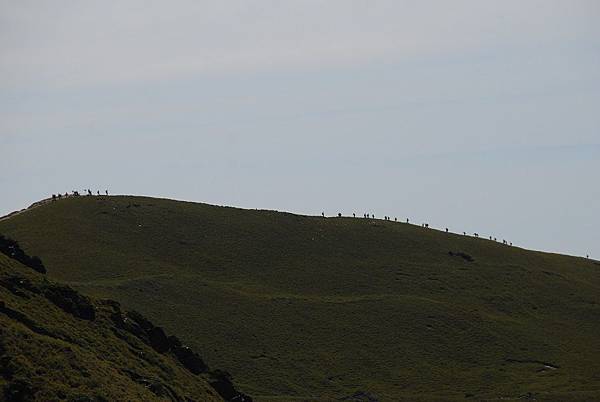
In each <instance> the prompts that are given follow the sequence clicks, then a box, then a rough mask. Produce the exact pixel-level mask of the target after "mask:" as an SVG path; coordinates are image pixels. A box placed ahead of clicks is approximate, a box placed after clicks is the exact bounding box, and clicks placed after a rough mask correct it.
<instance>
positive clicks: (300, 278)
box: [0, 196, 600, 401]
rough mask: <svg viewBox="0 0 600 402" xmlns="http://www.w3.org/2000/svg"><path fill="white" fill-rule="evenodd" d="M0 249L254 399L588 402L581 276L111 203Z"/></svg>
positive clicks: (238, 217) (278, 223) (590, 362)
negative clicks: (189, 350)
mask: <svg viewBox="0 0 600 402" xmlns="http://www.w3.org/2000/svg"><path fill="white" fill-rule="evenodd" d="M0 233H3V234H5V235H8V236H10V237H12V238H15V239H17V240H18V241H19V242H20V244H21V246H22V247H23V248H24V249H25V250H26V251H27V252H28V253H29V254H32V255H39V256H40V257H41V258H42V260H43V262H44V264H45V266H46V267H47V268H48V274H47V275H48V277H50V278H52V279H54V280H59V281H62V282H64V283H67V284H69V285H70V286H73V287H75V288H76V289H78V290H79V291H81V292H83V293H85V294H88V295H91V296H94V297H102V298H111V299H115V300H118V301H119V302H121V303H122V304H123V306H124V307H126V308H128V309H135V310H138V311H140V312H141V313H143V314H144V315H146V316H148V317H149V318H150V319H151V320H152V321H153V322H155V323H156V324H157V325H161V326H164V327H165V328H166V329H167V330H168V331H169V332H171V333H175V334H176V335H177V336H178V337H179V338H181V339H182V340H183V341H185V342H186V343H188V344H190V346H192V347H193V348H194V349H195V350H197V351H198V352H199V353H200V355H202V356H203V357H204V358H205V360H206V361H207V362H208V363H209V365H214V366H218V367H221V368H223V369H226V370H228V371H229V372H231V374H232V375H233V377H234V379H235V380H236V383H237V384H238V385H239V387H240V388H241V390H242V391H243V392H246V393H248V394H249V395H252V396H253V397H254V398H255V400H259V401H294V400H298V401H304V400H307V401H317V400H323V401H325V400H368V398H369V397H371V398H377V399H379V400H380V401H402V400H406V401H419V400H465V399H466V400H498V399H499V398H507V399H509V398H514V399H517V398H520V397H528V396H529V395H534V396H535V398H536V399H537V400H558V401H577V400H581V401H585V400H600V264H599V263H598V262H595V261H592V260H587V259H582V258H575V257H569V256H564V255H558V254H549V253H541V252H533V251H528V250H524V249H521V248H518V247H509V246H506V245H503V244H501V243H496V242H492V241H488V240H484V239H476V238H472V237H468V236H462V235H455V234H451V233H450V234H449V233H443V232H440V231H436V230H432V229H425V228H422V227H420V226H414V225H408V224H404V223H395V222H387V221H382V220H371V219H362V218H361V219H358V218H356V219H354V218H327V219H325V218H321V217H307V216H299V215H293V214H289V213H280V212H273V211H258V210H242V209H236V208H227V207H216V206H211V205H206V204H198V203H187V202H178V201H172V200H164V199H154V198H144V197H126V196H115V197H74V198H68V199H63V200H59V201H57V202H51V203H47V204H45V205H42V206H39V207H36V208H33V209H30V210H28V211H26V212H24V213H21V214H19V215H15V216H13V217H11V218H10V219H6V220H3V221H0ZM450 251H452V252H454V253H456V252H461V253H466V254H468V255H470V256H472V258H473V259H474V261H467V260H466V259H464V258H462V257H460V256H456V255H454V256H453V255H450V254H449V252H450ZM529 393H531V394H529ZM355 394H356V396H355V398H354V399H351V398H349V399H342V398H345V397H350V396H352V395H355ZM361 398H362V399H361Z"/></svg>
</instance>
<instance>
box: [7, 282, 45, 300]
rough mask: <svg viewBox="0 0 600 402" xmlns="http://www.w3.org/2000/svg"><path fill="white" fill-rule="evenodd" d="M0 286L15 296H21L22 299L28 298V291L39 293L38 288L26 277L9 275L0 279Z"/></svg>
mask: <svg viewBox="0 0 600 402" xmlns="http://www.w3.org/2000/svg"><path fill="white" fill-rule="evenodd" d="M0 286H2V287H4V288H6V289H7V290H8V291H9V292H11V293H12V294H14V295H15V296H19V297H22V298H24V299H28V298H29V294H28V292H31V293H35V294H40V289H38V288H37V287H36V286H35V285H34V284H33V283H31V281H30V280H29V279H27V278H22V277H19V276H9V277H6V278H1V279H0Z"/></svg>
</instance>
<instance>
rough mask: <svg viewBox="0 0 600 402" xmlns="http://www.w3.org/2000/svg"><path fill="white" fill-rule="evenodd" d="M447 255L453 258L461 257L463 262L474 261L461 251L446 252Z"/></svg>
mask: <svg viewBox="0 0 600 402" xmlns="http://www.w3.org/2000/svg"><path fill="white" fill-rule="evenodd" d="M448 255H450V256H453V257H461V258H462V259H463V260H465V261H468V262H473V261H475V259H474V258H473V257H471V256H470V255H469V254H466V253H463V252H461V251H457V252H452V251H448Z"/></svg>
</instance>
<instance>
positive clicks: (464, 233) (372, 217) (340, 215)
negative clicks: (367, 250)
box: [321, 212, 513, 246]
mask: <svg viewBox="0 0 600 402" xmlns="http://www.w3.org/2000/svg"><path fill="white" fill-rule="evenodd" d="M321 216H322V217H323V218H325V212H321ZM337 216H338V218H341V217H342V213H341V212H338V214H337ZM352 217H353V218H356V213H353V214H352ZM363 218H365V219H367V218H368V219H376V218H375V214H370V213H364V214H363ZM383 220H384V221H391V220H392V218H391V217H389V216H387V215H384V217H383ZM394 222H398V218H394ZM406 223H410V221H409V219H408V218H406ZM421 226H422V227H424V228H426V229H429V223H422V224H421ZM449 232H450V231H449V229H448V228H446V233H449ZM463 235H465V236H466V235H467V232H463ZM473 236H474V237H479V233H473ZM490 240H491V241H498V239H496V238H495V237H492V236H490ZM502 244H506V245H507V246H512V245H513V244H512V242H509V241H506V240H504V239H503V240H502Z"/></svg>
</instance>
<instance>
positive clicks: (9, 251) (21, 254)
mask: <svg viewBox="0 0 600 402" xmlns="http://www.w3.org/2000/svg"><path fill="white" fill-rule="evenodd" d="M0 253H2V254H4V255H6V256H7V257H9V258H12V259H13V260H17V261H19V262H20V263H21V264H23V265H25V266H27V267H29V268H31V269H33V270H35V271H37V272H39V273H41V274H45V273H46V267H44V264H43V263H42V260H40V258H39V257H37V256H33V257H30V256H29V255H27V254H26V253H25V251H23V249H21V247H20V246H19V243H18V242H16V241H15V240H13V239H9V238H8V237H4V236H2V235H0Z"/></svg>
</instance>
